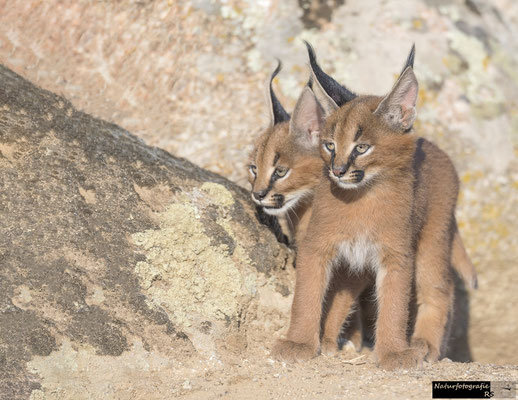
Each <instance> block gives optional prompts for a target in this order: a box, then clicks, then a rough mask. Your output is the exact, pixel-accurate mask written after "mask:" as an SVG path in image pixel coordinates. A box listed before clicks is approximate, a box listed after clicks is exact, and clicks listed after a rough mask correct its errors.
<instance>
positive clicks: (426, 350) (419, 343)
mask: <svg viewBox="0 0 518 400" xmlns="http://www.w3.org/2000/svg"><path fill="white" fill-rule="evenodd" d="M411 346H412V347H414V348H416V349H418V350H419V351H420V352H421V353H422V354H423V358H424V359H425V360H426V361H428V362H435V361H437V360H438V359H439V350H438V349H437V348H436V347H435V346H433V345H431V344H430V342H428V341H427V340H426V339H422V338H413V339H412V342H411Z"/></svg>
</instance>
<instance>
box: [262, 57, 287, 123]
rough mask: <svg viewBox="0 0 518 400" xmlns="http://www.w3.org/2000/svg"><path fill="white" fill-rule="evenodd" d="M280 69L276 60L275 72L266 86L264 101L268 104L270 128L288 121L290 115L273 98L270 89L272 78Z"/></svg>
mask: <svg viewBox="0 0 518 400" xmlns="http://www.w3.org/2000/svg"><path fill="white" fill-rule="evenodd" d="M281 68H282V63H281V62H280V60H277V68H275V71H273V73H272V75H271V77H270V80H269V81H268V84H267V93H266V101H267V103H268V110H269V111H270V127H272V126H274V125H276V124H279V123H281V122H285V121H288V120H289V119H290V115H289V114H288V113H287V112H286V110H285V109H284V107H283V106H282V104H281V103H280V101H279V100H278V99H277V96H275V93H274V91H273V88H272V82H273V78H275V77H276V76H277V74H278V73H279V72H280V70H281Z"/></svg>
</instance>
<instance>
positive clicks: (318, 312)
mask: <svg viewBox="0 0 518 400" xmlns="http://www.w3.org/2000/svg"><path fill="white" fill-rule="evenodd" d="M333 253H334V252H330V251H325V250H323V249H320V250H316V249H314V248H312V246H302V247H301V250H300V251H299V254H298V260H297V269H296V281H295V294H294V296H293V304H292V306H291V321H290V327H289V330H288V335H287V339H286V340H279V341H278V342H277V343H276V345H275V346H274V348H273V351H272V355H273V356H274V357H276V358H279V359H283V360H288V361H294V360H307V359H309V358H312V357H314V356H316V355H317V352H318V349H319V344H320V343H319V342H320V340H319V338H320V318H321V316H322V301H323V298H324V294H325V291H326V288H327V284H328V280H329V275H330V273H331V271H330V269H331V264H332V259H333V258H332V257H333V255H334V254H333Z"/></svg>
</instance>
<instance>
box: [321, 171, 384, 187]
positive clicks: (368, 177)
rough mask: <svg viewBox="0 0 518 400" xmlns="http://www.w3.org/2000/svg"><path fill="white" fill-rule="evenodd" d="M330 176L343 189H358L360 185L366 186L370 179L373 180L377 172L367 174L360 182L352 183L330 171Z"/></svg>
mask: <svg viewBox="0 0 518 400" xmlns="http://www.w3.org/2000/svg"><path fill="white" fill-rule="evenodd" d="M329 176H330V177H331V179H332V180H333V181H334V182H335V183H336V184H337V185H338V186H339V187H341V188H342V189H358V188H359V187H362V186H364V185H365V184H367V183H368V182H369V181H371V180H372V178H374V177H375V176H376V173H374V174H371V175H368V176H365V177H364V178H363V179H362V180H361V181H360V182H358V183H352V182H343V181H341V180H340V179H338V178H337V177H336V176H334V175H333V173H332V172H329Z"/></svg>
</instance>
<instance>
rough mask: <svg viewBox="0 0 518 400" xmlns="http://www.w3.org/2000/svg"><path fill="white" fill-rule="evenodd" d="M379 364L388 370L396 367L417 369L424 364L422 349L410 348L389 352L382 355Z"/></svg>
mask: <svg viewBox="0 0 518 400" xmlns="http://www.w3.org/2000/svg"><path fill="white" fill-rule="evenodd" d="M379 365H380V367H381V368H383V369H386V370H388V371H393V370H396V369H416V368H419V367H421V366H422V365H423V352H422V350H421V349H415V348H410V349H406V350H403V351H398V352H393V353H387V354H385V355H383V356H382V357H380V360H379Z"/></svg>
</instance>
